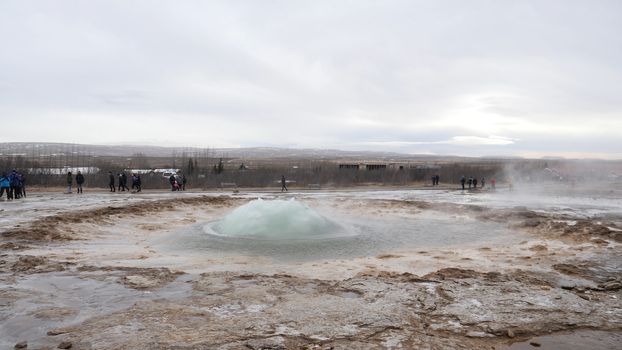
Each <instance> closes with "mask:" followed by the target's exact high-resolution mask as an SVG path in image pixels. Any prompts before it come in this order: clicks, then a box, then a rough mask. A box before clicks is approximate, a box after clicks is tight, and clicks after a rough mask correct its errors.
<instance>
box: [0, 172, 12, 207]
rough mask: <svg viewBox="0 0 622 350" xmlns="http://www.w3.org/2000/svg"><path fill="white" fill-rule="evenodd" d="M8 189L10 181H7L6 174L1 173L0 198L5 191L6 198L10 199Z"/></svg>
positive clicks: (9, 188)
mask: <svg viewBox="0 0 622 350" xmlns="http://www.w3.org/2000/svg"><path fill="white" fill-rule="evenodd" d="M10 190H11V182H10V181H9V177H8V176H7V175H6V173H2V176H0V198H2V195H3V194H4V192H5V191H6V200H7V201H8V200H11V197H10V196H9V191H10Z"/></svg>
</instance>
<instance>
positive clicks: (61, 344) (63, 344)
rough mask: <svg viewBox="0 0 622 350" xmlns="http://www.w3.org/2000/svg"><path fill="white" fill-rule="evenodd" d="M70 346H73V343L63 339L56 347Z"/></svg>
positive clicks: (64, 347)
mask: <svg viewBox="0 0 622 350" xmlns="http://www.w3.org/2000/svg"><path fill="white" fill-rule="evenodd" d="M72 346H73V344H72V343H71V342H70V341H64V342H62V343H60V344H58V348H59V349H71V347H72Z"/></svg>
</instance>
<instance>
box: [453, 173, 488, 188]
mask: <svg viewBox="0 0 622 350" xmlns="http://www.w3.org/2000/svg"><path fill="white" fill-rule="evenodd" d="M478 183H479V184H480V188H484V186H485V185H486V179H485V178H483V177H482V181H481V182H478V181H477V178H474V177H469V178H468V179H467V178H466V177H465V176H464V175H462V177H461V178H460V185H462V189H463V190H465V189H466V184H468V185H469V190H470V189H476V188H477V184H478ZM496 186H497V180H495V179H492V180H490V187H491V188H492V189H493V190H494V189H495V188H496Z"/></svg>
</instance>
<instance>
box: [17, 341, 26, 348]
mask: <svg viewBox="0 0 622 350" xmlns="http://www.w3.org/2000/svg"><path fill="white" fill-rule="evenodd" d="M27 347H28V343H27V342H25V341H20V342H19V343H17V344H15V346H14V348H15V349H26V348H27Z"/></svg>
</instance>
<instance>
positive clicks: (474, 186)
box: [473, 178, 477, 189]
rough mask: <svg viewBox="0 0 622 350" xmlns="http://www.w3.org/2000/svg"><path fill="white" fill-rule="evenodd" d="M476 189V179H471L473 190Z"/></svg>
mask: <svg viewBox="0 0 622 350" xmlns="http://www.w3.org/2000/svg"><path fill="white" fill-rule="evenodd" d="M476 188H477V178H473V189H476Z"/></svg>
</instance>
